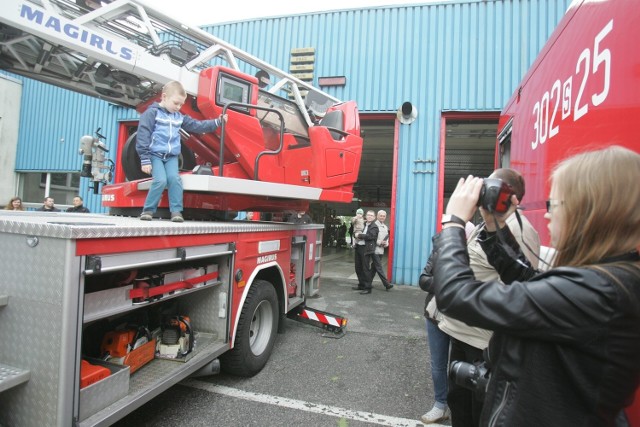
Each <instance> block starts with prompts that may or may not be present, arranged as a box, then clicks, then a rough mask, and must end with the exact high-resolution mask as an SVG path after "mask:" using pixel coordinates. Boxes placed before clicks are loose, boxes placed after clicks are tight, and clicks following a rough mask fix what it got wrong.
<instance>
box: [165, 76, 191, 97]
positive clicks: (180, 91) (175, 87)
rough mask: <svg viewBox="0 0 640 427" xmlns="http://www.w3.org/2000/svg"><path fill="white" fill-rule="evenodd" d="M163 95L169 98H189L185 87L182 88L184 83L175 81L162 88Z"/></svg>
mask: <svg viewBox="0 0 640 427" xmlns="http://www.w3.org/2000/svg"><path fill="white" fill-rule="evenodd" d="M162 93H163V94H165V95H167V96H172V95H180V96H187V91H185V90H184V86H182V83H180V82H178V81H175V80H173V81H170V82H169V83H167V84H166V85H164V86H163V87H162Z"/></svg>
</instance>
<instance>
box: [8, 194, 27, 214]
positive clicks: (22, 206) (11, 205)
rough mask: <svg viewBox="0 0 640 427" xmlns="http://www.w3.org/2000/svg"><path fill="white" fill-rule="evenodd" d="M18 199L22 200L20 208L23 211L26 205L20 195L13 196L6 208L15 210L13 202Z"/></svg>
mask: <svg viewBox="0 0 640 427" xmlns="http://www.w3.org/2000/svg"><path fill="white" fill-rule="evenodd" d="M16 200H19V201H20V208H19V209H18V210H21V211H23V210H24V205H23V204H22V199H21V198H20V197H12V198H11V200H9V203H7V206H5V208H4V209H5V210H8V211H12V210H13V202H15V201H16Z"/></svg>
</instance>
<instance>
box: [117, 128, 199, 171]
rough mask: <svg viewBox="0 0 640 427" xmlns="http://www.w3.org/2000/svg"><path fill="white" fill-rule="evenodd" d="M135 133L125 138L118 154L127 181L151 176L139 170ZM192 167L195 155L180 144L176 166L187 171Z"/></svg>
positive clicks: (194, 164) (194, 163)
mask: <svg viewBox="0 0 640 427" xmlns="http://www.w3.org/2000/svg"><path fill="white" fill-rule="evenodd" d="M136 135H137V132H134V133H132V134H131V136H130V137H129V138H128V139H127V142H125V143H124V147H123V149H122V155H121V156H120V162H121V163H122V170H123V171H124V176H125V177H126V178H127V180H128V181H135V180H137V179H143V178H149V177H150V176H151V175H147V174H146V173H144V172H142V170H140V156H138V152H137V151H136ZM194 167H196V156H195V155H194V154H193V151H191V150H190V149H189V148H188V147H187V146H185V145H184V144H182V147H181V151H180V159H179V161H178V168H179V169H180V170H181V171H187V170H192V169H193V168H194Z"/></svg>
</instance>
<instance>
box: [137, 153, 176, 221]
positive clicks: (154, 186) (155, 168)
mask: <svg viewBox="0 0 640 427" xmlns="http://www.w3.org/2000/svg"><path fill="white" fill-rule="evenodd" d="M151 167H152V170H151V176H152V177H153V181H152V182H151V188H149V193H148V194H147V199H146V200H145V201H144V208H142V212H152V213H153V212H155V211H156V209H157V208H158V203H160V198H161V197H162V192H163V191H164V189H165V187H168V189H169V211H171V213H180V212H182V192H183V190H182V180H181V179H180V174H179V173H178V157H177V156H173V157H167V158H166V159H161V158H159V157H156V156H151Z"/></svg>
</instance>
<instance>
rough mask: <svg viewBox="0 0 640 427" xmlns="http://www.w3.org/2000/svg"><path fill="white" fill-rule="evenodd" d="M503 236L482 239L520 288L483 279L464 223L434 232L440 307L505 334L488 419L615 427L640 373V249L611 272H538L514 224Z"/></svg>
mask: <svg viewBox="0 0 640 427" xmlns="http://www.w3.org/2000/svg"><path fill="white" fill-rule="evenodd" d="M500 233H503V236H504V238H503V239H502V241H500V240H499V239H496V237H495V235H493V236H488V235H487V234H484V235H481V236H480V238H481V245H482V247H483V250H484V251H485V252H486V253H487V256H488V259H489V261H490V262H491V263H492V265H493V266H494V267H495V268H496V270H498V272H499V273H500V275H501V278H502V280H503V281H504V282H505V283H508V282H510V283H511V284H510V285H504V284H502V283H500V282H499V281H492V282H484V283H482V282H478V281H476V280H475V278H474V276H473V272H472V271H471V269H470V268H469V257H468V254H467V249H466V241H465V234H464V230H462V229H461V228H458V227H450V228H446V229H444V230H443V231H442V232H441V233H440V234H438V235H436V236H435V237H434V238H433V244H434V248H433V259H432V262H433V276H434V277H433V278H434V280H433V282H432V285H431V287H432V289H431V291H433V292H434V293H435V295H436V301H437V304H438V308H439V309H440V310H441V311H442V312H443V313H445V314H447V315H448V316H451V317H454V318H456V319H459V320H462V321H464V322H465V323H467V324H469V325H472V326H478V327H481V328H485V329H489V330H493V331H495V333H494V335H493V338H492V340H491V342H490V344H489V354H488V357H489V359H490V365H491V379H490V381H489V385H488V387H487V394H486V397H485V403H484V408H483V412H482V418H481V425H483V426H508V427H512V426H517V427H523V426H532V427H533V426H535V427H539V426H563V427H564V426H608V425H613V422H614V421H613V420H614V418H615V416H616V415H617V414H618V412H619V411H620V410H621V409H622V408H623V407H624V406H626V405H628V404H630V403H631V399H632V397H633V396H632V395H633V393H634V391H635V389H636V388H637V386H638V383H639V379H640V363H639V361H640V270H639V269H638V268H639V267H638V264H639V260H640V259H639V257H638V253H637V252H635V253H634V255H630V256H628V257H627V258H628V259H627V262H617V263H613V264H606V265H605V264H600V265H599V267H604V268H598V267H596V268H573V267H560V268H555V269H553V270H550V271H548V272H546V273H541V274H536V273H535V272H534V271H532V270H531V269H530V268H528V267H527V266H526V260H525V261H523V260H524V257H523V256H522V255H521V254H520V251H519V248H518V245H517V244H516V243H515V239H514V238H513V235H511V233H510V231H509V230H508V228H505V229H503V230H500ZM482 238H485V239H486V240H484V241H482ZM502 242H504V243H502ZM514 254H516V255H517V256H518V258H519V260H514V258H513V255H514Z"/></svg>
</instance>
